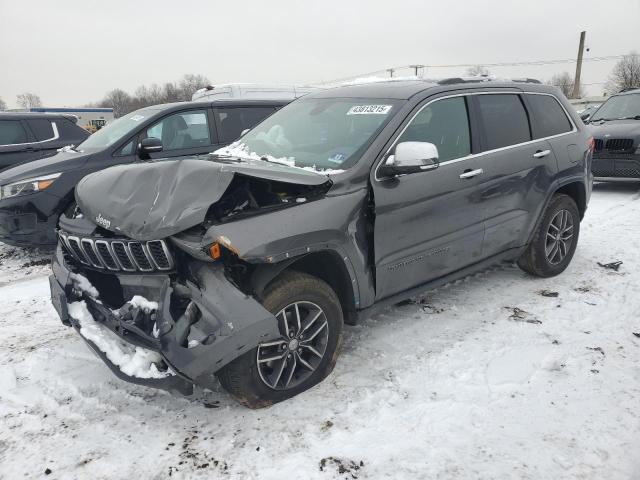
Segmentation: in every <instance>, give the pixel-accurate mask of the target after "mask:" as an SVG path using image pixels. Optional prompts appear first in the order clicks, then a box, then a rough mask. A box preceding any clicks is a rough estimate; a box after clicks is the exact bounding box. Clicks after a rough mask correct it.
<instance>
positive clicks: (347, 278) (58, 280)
mask: <svg viewBox="0 0 640 480" xmlns="http://www.w3.org/2000/svg"><path fill="white" fill-rule="evenodd" d="M592 147H593V142H592V139H591V138H590V137H589V135H588V134H587V133H586V131H585V127H584V125H583V124H582V122H581V121H580V119H579V118H578V117H577V116H576V114H575V113H573V109H572V108H571V107H570V106H569V105H568V104H567V102H566V100H565V98H564V97H563V96H562V95H561V94H560V93H559V91H558V90H557V89H555V88H553V87H545V86H542V85H534V84H529V83H516V82H505V83H498V82H483V83H464V82H463V81H449V82H443V83H440V84H438V83H428V82H423V81H405V82H381V83H374V84H367V85H352V86H347V87H340V88H337V89H332V90H326V91H323V92H319V93H315V94H311V95H308V96H306V97H304V98H302V99H300V100H297V101H295V102H293V103H291V104H290V105H288V106H286V107H284V108H283V109H282V110H280V111H278V112H277V113H275V114H274V115H272V116H271V117H269V118H267V119H266V120H265V121H263V122H262V123H261V124H259V125H258V126H257V127H255V128H254V129H253V130H251V131H250V132H249V133H247V134H246V135H244V136H243V137H242V138H241V139H240V140H239V141H237V142H236V143H235V144H232V145H231V146H230V147H227V148H225V149H221V150H218V151H217V152H216V153H215V154H212V155H210V157H209V158H184V159H178V160H176V159H168V160H159V161H155V162H151V163H145V164H134V165H120V166H115V167H112V168H109V169H106V170H103V171H101V172H98V173H94V174H91V175H89V176H87V177H85V178H84V179H83V180H82V181H80V183H79V184H78V186H77V189H76V201H77V207H76V208H74V209H73V211H72V212H71V211H68V212H67V214H65V215H63V216H62V218H61V220H60V230H59V237H60V242H59V245H58V248H57V252H56V254H55V259H54V263H53V272H54V274H53V275H52V276H51V292H52V299H53V303H54V305H55V307H56V309H57V311H58V313H59V314H60V317H61V319H62V321H63V322H64V323H66V324H68V325H72V326H73V327H75V328H76V329H77V330H78V331H79V333H80V335H81V336H82V337H83V338H84V339H85V340H86V341H87V342H88V343H89V345H90V346H91V347H92V348H93V349H94V350H95V351H96V353H97V354H98V355H99V356H100V357H101V358H102V359H103V360H104V361H105V362H106V363H107V364H108V365H109V366H110V368H111V369H112V370H113V371H114V373H115V374H116V375H118V376H119V377H121V378H124V379H127V380H129V381H132V382H136V383H140V384H145V385H153V386H156V387H160V388H164V389H167V390H171V391H178V392H182V393H189V392H190V391H192V387H193V385H194V384H197V385H201V386H205V387H206V386H210V385H212V382H213V381H214V375H215V376H217V377H218V378H219V380H220V382H221V383H222V385H223V386H224V387H225V388H226V389H227V390H228V391H229V392H230V393H231V394H232V395H233V396H234V397H235V398H237V399H238V400H239V401H240V402H242V403H243V404H245V405H247V406H249V407H254V408H255V407H262V406H265V405H269V404H272V403H274V402H278V401H281V400H284V399H286V398H289V397H291V396H293V395H296V394H298V393H300V392H302V391H304V390H307V389H308V388H310V387H311V386H313V385H315V384H317V383H318V382H320V381H321V380H322V379H323V378H325V377H326V376H327V375H328V374H329V373H330V372H331V370H332V369H333V367H334V365H335V363H336V359H337V356H338V352H339V350H340V345H341V342H342V327H343V322H344V323H348V324H353V323H355V322H357V321H358V319H359V318H362V317H365V316H367V315H370V314H372V313H373V312H375V311H377V309H379V308H381V307H385V306H388V305H392V304H394V303H397V302H399V301H400V300H402V299H405V298H407V297H410V296H412V295H415V294H417V293H420V292H421V291H424V290H425V289H427V288H431V287H434V286H437V285H441V284H444V283H447V282H449V281H451V280H454V279H456V278H460V277H463V276H465V275H468V274H470V273H472V272H474V271H477V270H479V269H483V268H486V267H487V266H488V265H491V264H493V263H496V262H498V261H503V260H508V261H513V260H517V261H518V264H519V265H520V266H521V267H522V268H523V269H524V270H525V271H527V272H529V273H531V274H534V275H538V276H542V277H548V276H552V275H556V274H559V273H560V272H562V271H563V270H564V269H565V268H566V267H567V265H568V264H569V262H570V261H571V258H572V256H573V254H574V251H575V249H576V244H577V241H578V233H579V230H580V221H581V219H582V217H583V215H584V213H585V209H586V207H587V202H588V199H589V196H590V193H591V183H592V178H591V174H590V163H591V156H592Z"/></svg>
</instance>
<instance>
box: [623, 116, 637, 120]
mask: <svg viewBox="0 0 640 480" xmlns="http://www.w3.org/2000/svg"><path fill="white" fill-rule="evenodd" d="M618 120H640V115H634V116H632V117H621V118H618Z"/></svg>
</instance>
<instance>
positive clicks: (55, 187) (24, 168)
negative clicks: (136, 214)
mask: <svg viewBox="0 0 640 480" xmlns="http://www.w3.org/2000/svg"><path fill="white" fill-rule="evenodd" d="M286 103H288V102H287V101H278V100H269V101H261V100H218V101H214V102H212V101H207V102H182V103H172V104H166V105H155V106H152V107H147V108H143V109H140V110H137V111H135V112H132V113H129V114H127V115H125V116H123V117H121V118H119V119H117V120H115V121H114V122H112V123H110V124H109V125H107V126H105V127H103V128H102V129H100V130H99V131H97V132H96V133H94V134H93V135H91V136H90V137H89V138H87V139H86V140H85V141H84V142H82V143H79V142H78V143H79V144H78V145H76V146H75V148H67V149H65V151H63V152H60V153H58V154H57V155H55V156H53V157H50V158H46V159H42V160H37V161H33V162H30V163H28V164H24V165H19V166H17V167H14V168H11V169H8V170H5V171H3V172H0V241H1V242H5V243H8V244H11V245H18V246H47V245H55V243H56V241H57V237H56V233H55V229H56V226H57V224H58V217H59V216H60V214H61V213H62V212H63V211H64V210H65V209H67V208H69V207H72V205H73V201H74V200H73V189H74V188H75V186H76V183H78V181H79V180H80V179H81V178H82V177H84V176H85V175H87V174H89V173H91V172H95V171H97V170H101V169H103V168H106V167H110V166H113V165H118V164H122V163H132V162H136V161H139V160H148V159H154V158H159V157H179V156H184V155H194V154H204V153H208V152H211V151H213V150H215V149H216V148H219V147H221V146H223V145H226V144H228V143H230V142H232V141H233V140H235V139H237V138H238V137H239V136H240V134H241V133H242V132H243V130H245V129H248V128H251V127H253V126H254V125H256V124H257V123H259V122H260V121H261V120H263V119H264V118H265V117H268V116H269V115H271V114H272V113H273V112H275V111H276V110H277V109H278V108H280V107H282V106H283V105H286Z"/></svg>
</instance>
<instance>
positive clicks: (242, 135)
mask: <svg viewBox="0 0 640 480" xmlns="http://www.w3.org/2000/svg"><path fill="white" fill-rule="evenodd" d="M249 130H251V129H250V128H245V129H244V130H242V133H241V134H240V136H241V137H244V134H245V133H247V132H248V131H249Z"/></svg>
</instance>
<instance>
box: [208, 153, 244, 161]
mask: <svg viewBox="0 0 640 480" xmlns="http://www.w3.org/2000/svg"><path fill="white" fill-rule="evenodd" d="M207 155H208V156H209V158H215V159H216V160H221V161H223V162H229V163H243V162H246V160H245V159H243V158H242V157H239V156H237V155H224V154H220V153H208V154H207Z"/></svg>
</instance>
